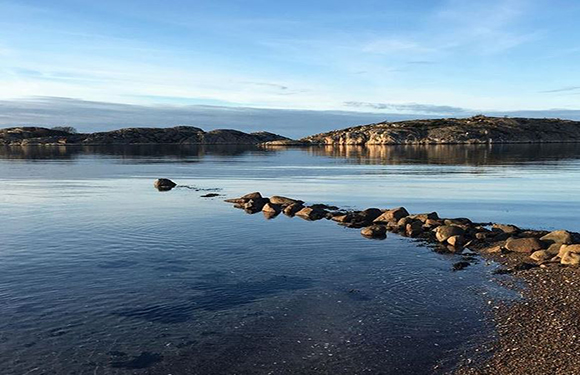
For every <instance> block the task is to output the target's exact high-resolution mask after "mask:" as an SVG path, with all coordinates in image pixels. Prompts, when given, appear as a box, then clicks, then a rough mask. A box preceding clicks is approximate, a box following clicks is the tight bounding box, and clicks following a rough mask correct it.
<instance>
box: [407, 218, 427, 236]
mask: <svg viewBox="0 0 580 375" xmlns="http://www.w3.org/2000/svg"><path fill="white" fill-rule="evenodd" d="M405 233H407V236H409V237H417V236H418V235H420V234H421V233H423V223H422V222H421V221H420V220H415V221H413V222H411V223H409V224H407V225H406V226H405Z"/></svg>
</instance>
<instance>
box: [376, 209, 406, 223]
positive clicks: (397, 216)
mask: <svg viewBox="0 0 580 375" xmlns="http://www.w3.org/2000/svg"><path fill="white" fill-rule="evenodd" d="M406 216H409V212H408V211H407V210H406V209H405V208H404V207H398V208H393V209H391V210H387V211H385V212H384V213H382V214H381V215H380V216H379V217H377V218H376V219H375V220H374V222H375V223H389V222H397V221H399V220H401V219H402V218H404V217H406Z"/></svg>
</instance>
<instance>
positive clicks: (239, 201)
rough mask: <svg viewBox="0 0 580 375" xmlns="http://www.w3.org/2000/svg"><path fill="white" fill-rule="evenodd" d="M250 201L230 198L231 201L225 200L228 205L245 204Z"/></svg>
mask: <svg viewBox="0 0 580 375" xmlns="http://www.w3.org/2000/svg"><path fill="white" fill-rule="evenodd" d="M248 200H249V199H242V198H230V199H224V202H228V203H233V204H244V203H246V202H247V201H248Z"/></svg>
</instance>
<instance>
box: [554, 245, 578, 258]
mask: <svg viewBox="0 0 580 375" xmlns="http://www.w3.org/2000/svg"><path fill="white" fill-rule="evenodd" d="M569 252H570V253H575V254H580V245H562V246H561V247H560V251H558V257H559V258H560V259H561V258H563V257H564V255H565V254H566V253H569Z"/></svg>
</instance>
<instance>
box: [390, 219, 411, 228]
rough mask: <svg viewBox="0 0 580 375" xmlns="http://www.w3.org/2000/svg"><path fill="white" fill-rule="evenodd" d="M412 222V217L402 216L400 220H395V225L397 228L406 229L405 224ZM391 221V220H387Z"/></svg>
mask: <svg viewBox="0 0 580 375" xmlns="http://www.w3.org/2000/svg"><path fill="white" fill-rule="evenodd" d="M412 222H413V219H411V218H410V217H408V216H407V217H404V218H402V219H401V220H399V221H397V222H396V223H397V227H399V229H406V228H407V224H411V223H412ZM389 223H392V222H389Z"/></svg>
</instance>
